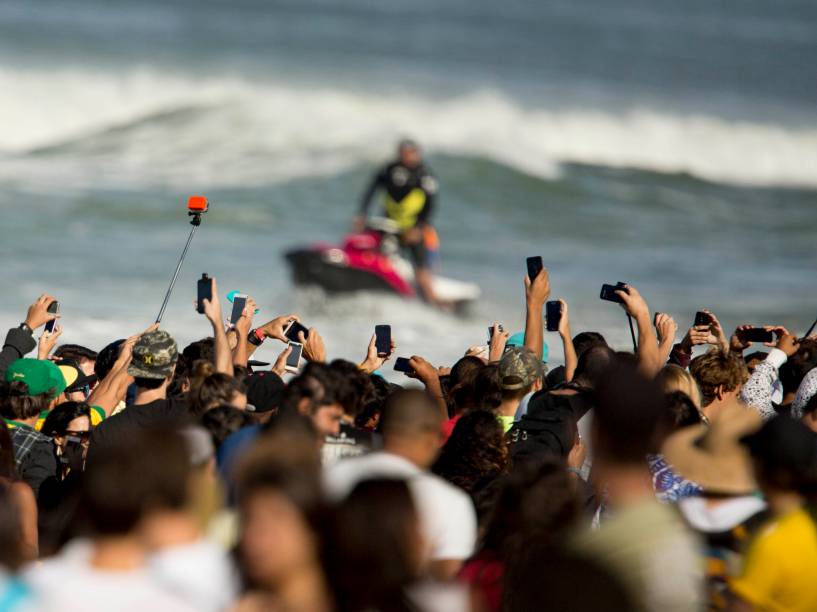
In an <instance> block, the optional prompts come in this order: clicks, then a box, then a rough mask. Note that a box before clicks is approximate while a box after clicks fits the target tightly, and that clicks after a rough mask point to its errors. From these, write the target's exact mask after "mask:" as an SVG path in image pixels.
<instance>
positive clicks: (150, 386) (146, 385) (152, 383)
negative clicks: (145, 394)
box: [133, 376, 166, 390]
mask: <svg viewBox="0 0 817 612" xmlns="http://www.w3.org/2000/svg"><path fill="white" fill-rule="evenodd" d="M165 380H166V379H165V378H142V377H140V376H137V377H136V378H134V379H133V384H134V385H136V386H137V387H139V388H140V389H147V390H154V389H158V388H159V387H161V386H162V385H163V384H164V383H165Z"/></svg>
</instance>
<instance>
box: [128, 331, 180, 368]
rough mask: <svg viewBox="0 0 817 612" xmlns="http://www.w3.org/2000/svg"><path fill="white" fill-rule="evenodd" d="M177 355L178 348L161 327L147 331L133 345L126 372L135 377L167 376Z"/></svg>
mask: <svg viewBox="0 0 817 612" xmlns="http://www.w3.org/2000/svg"><path fill="white" fill-rule="evenodd" d="M178 357H179V348H178V347H177V346H176V341H175V340H174V339H173V338H172V337H171V335H170V334H168V333H167V332H166V331H164V330H161V329H159V330H156V331H152V332H148V333H147V334H144V335H143V336H142V337H141V338H139V340H137V341H136V344H135V345H134V346H133V360H132V361H131V364H130V366H128V374H129V375H130V376H133V377H135V378H154V379H161V378H167V377H168V376H170V373H171V372H173V366H174V365H175V364H176V360H177V359H178Z"/></svg>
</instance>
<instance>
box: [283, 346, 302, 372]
mask: <svg viewBox="0 0 817 612" xmlns="http://www.w3.org/2000/svg"><path fill="white" fill-rule="evenodd" d="M289 346H290V348H291V349H292V352H290V354H289V355H288V356H287V363H286V369H287V370H289V371H290V372H295V371H297V370H298V368H299V367H300V365H301V353H302V352H303V350H304V345H303V344H301V343H299V342H290V343H289Z"/></svg>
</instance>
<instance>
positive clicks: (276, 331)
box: [258, 314, 301, 342]
mask: <svg viewBox="0 0 817 612" xmlns="http://www.w3.org/2000/svg"><path fill="white" fill-rule="evenodd" d="M292 321H298V322H300V321H301V319H300V317H299V316H298V315H296V314H288V315H281V316H280V317H275V318H274V319H273V320H272V321H269V322H268V323H264V325H262V326H261V327H259V328H258V329H259V330H260V331H262V332H263V333H264V336H266V337H267V338H275V339H276V340H280V341H281V342H289V339H288V338H287V337H286V336H285V335H284V332H285V331H286V329H287V327H289V324H290V323H292Z"/></svg>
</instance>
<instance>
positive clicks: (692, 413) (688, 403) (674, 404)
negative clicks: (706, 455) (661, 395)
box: [665, 391, 701, 431]
mask: <svg viewBox="0 0 817 612" xmlns="http://www.w3.org/2000/svg"><path fill="white" fill-rule="evenodd" d="M665 399H666V414H667V418H668V420H667V423H668V424H669V425H671V426H672V430H673V431H674V430H676V429H681V428H682V427H689V426H690V425H695V424H696V423H700V422H701V413H700V412H698V409H697V408H696V407H695V403H694V402H693V401H692V400H691V399H690V398H689V396H688V395H687V394H686V393H684V392H683V391H673V392H672V393H667V394H666V395H665Z"/></svg>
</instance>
